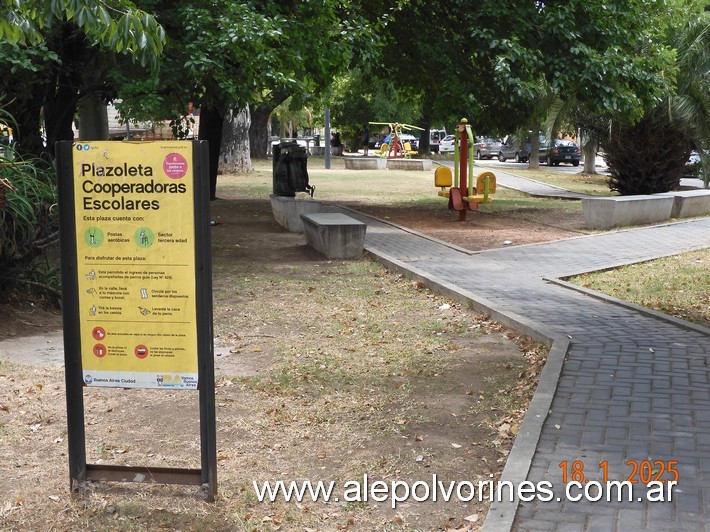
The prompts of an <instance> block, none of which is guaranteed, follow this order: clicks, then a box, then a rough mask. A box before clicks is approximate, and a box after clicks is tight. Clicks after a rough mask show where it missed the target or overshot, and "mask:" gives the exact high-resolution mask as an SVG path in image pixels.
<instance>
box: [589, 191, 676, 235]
mask: <svg viewBox="0 0 710 532" xmlns="http://www.w3.org/2000/svg"><path fill="white" fill-rule="evenodd" d="M673 203H674V200H673V197H672V196H668V195H660V194H659V195H638V196H616V197H600V198H584V199H583V200H582V213H583V214H584V223H585V224H586V226H587V227H588V228H589V229H611V228H612V227H623V226H630V225H643V224H652V223H658V222H663V221H666V220H668V219H670V217H671V212H672V211H673Z"/></svg>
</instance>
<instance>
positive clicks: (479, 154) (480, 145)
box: [474, 137, 503, 159]
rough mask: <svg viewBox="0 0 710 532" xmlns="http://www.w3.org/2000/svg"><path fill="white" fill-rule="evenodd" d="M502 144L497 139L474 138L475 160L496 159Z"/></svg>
mask: <svg viewBox="0 0 710 532" xmlns="http://www.w3.org/2000/svg"><path fill="white" fill-rule="evenodd" d="M502 145H503V143H502V142H501V140H500V139H499V138H497V137H476V143H475V144H474V149H475V153H476V159H492V158H493V157H498V153H500V149H501V146H502Z"/></svg>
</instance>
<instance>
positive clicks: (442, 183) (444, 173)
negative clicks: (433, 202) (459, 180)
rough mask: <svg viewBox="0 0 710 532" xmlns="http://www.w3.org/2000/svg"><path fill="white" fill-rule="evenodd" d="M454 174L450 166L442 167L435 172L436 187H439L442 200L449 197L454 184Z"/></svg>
mask: <svg viewBox="0 0 710 532" xmlns="http://www.w3.org/2000/svg"><path fill="white" fill-rule="evenodd" d="M453 182H454V180H453V174H452V173H451V168H449V167H448V166H440V167H439V168H437V169H436V170H434V186H435V187H439V189H440V190H439V192H438V195H439V196H441V197H442V198H448V197H449V190H448V189H449V188H450V187H451V185H452V184H453Z"/></svg>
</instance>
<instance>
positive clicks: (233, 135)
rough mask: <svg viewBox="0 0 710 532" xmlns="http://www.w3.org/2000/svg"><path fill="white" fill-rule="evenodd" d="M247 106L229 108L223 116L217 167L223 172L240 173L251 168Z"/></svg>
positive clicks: (249, 118) (249, 119)
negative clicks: (235, 109) (237, 108)
mask: <svg viewBox="0 0 710 532" xmlns="http://www.w3.org/2000/svg"><path fill="white" fill-rule="evenodd" d="M250 125H251V115H250V113H249V107H248V106H247V107H244V108H243V109H240V110H239V111H237V112H235V111H234V110H230V111H229V112H228V113H227V114H226V115H225V117H224V124H223V127H222V147H221V149H220V154H219V169H220V172H221V173H223V174H240V173H246V172H249V171H250V170H251V168H252V166H251V157H250V154H249V126H250Z"/></svg>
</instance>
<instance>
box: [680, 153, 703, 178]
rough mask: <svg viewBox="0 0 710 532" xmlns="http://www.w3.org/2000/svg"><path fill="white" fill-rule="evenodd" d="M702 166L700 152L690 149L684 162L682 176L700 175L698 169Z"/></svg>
mask: <svg viewBox="0 0 710 532" xmlns="http://www.w3.org/2000/svg"><path fill="white" fill-rule="evenodd" d="M701 169H702V166H701V165H700V153H699V152H697V151H691V152H690V157H688V160H687V161H686V163H685V171H684V172H683V176H684V177H700V171H701Z"/></svg>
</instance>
